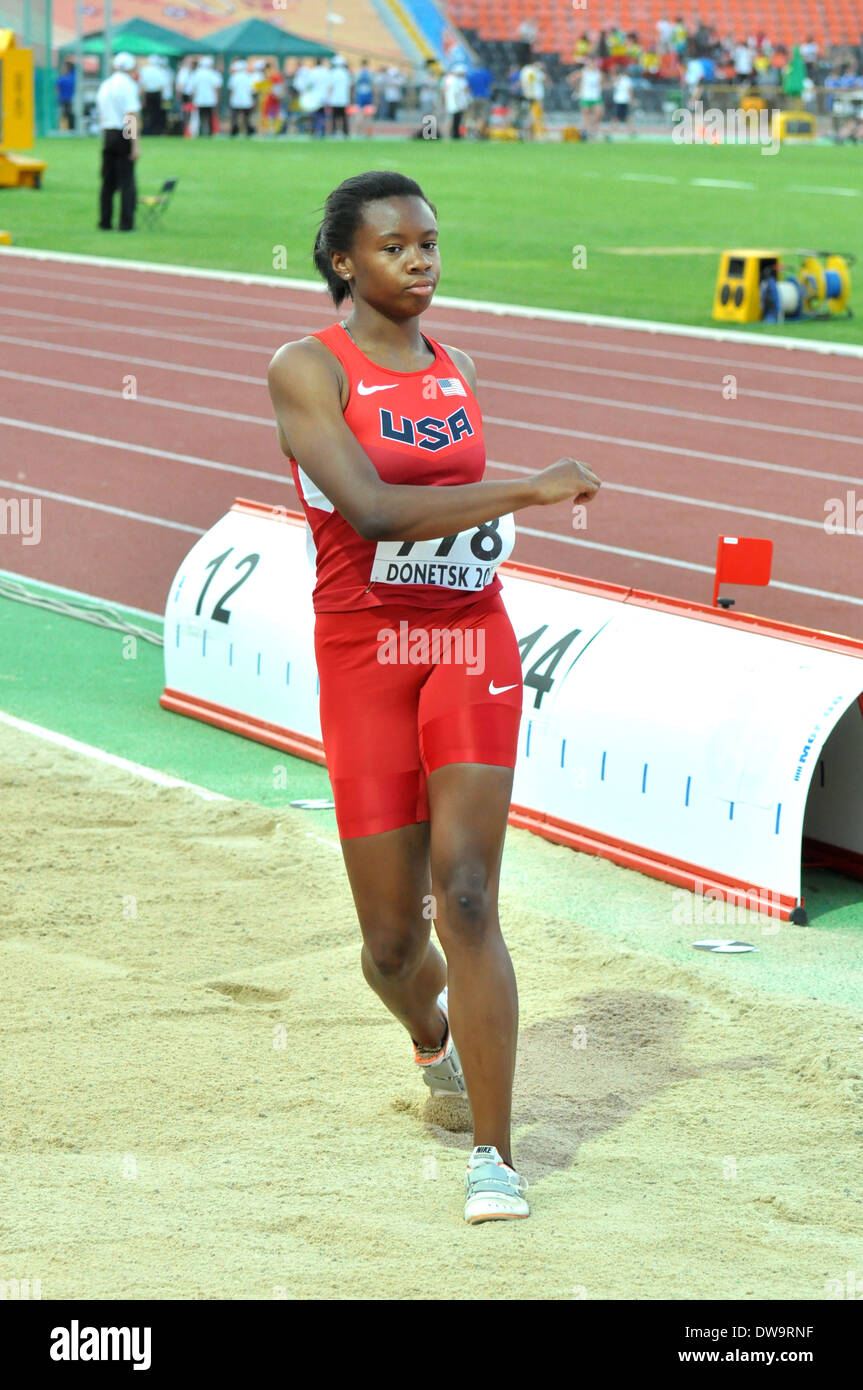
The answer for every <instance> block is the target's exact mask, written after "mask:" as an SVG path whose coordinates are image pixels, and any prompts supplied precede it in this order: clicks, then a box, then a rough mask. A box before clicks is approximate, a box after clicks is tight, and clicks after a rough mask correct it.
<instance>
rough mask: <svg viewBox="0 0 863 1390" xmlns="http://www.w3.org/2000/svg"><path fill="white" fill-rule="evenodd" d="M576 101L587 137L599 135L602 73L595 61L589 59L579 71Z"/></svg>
mask: <svg viewBox="0 0 863 1390" xmlns="http://www.w3.org/2000/svg"><path fill="white" fill-rule="evenodd" d="M578 101H579V105H580V107H581V114H582V117H583V119H584V124H585V128H586V132H587V135H588V137H593V138H595V137H596V136H597V135H598V134H599V125H600V121H601V120H602V73H601V72H600V70H599V65H598V64H597V62H596V60H595V59H593V58H590V59H589V60H588V62H586V63H585V65H584V67H583V68H582V70H581V76H580V80H579V86H578Z"/></svg>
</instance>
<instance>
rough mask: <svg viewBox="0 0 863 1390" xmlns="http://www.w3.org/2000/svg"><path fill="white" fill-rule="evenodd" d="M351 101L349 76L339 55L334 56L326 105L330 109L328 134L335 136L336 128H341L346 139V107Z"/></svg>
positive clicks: (346, 67) (347, 132)
mask: <svg viewBox="0 0 863 1390" xmlns="http://www.w3.org/2000/svg"><path fill="white" fill-rule="evenodd" d="M350 101H351V74H350V72H349V71H348V65H347V63H346V62H345V60H344V58H343V57H342V56H341V54H336V56H335V58H334V59H333V66H332V67H331V69H330V89H329V93H328V96H327V104H328V106H329V108H330V133H331V134H332V135H335V133H336V127H341V132H342V135H343V136H344V138H345V139H346V140H347V138H348V134H349V131H348V106H349V105H350Z"/></svg>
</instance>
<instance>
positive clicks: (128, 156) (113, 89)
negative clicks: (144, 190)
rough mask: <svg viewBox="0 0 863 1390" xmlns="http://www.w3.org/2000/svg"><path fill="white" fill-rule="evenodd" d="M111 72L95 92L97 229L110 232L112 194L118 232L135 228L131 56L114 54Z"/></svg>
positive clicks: (135, 100) (136, 104)
mask: <svg viewBox="0 0 863 1390" xmlns="http://www.w3.org/2000/svg"><path fill="white" fill-rule="evenodd" d="M112 66H113V69H114V71H113V72H112V73H111V76H110V77H106V78H105V81H104V82H103V83H102V85H101V86H100V88H99V91H98V93H97V95H96V108H97V110H98V112H99V129H100V130H101V131H102V187H101V190H100V193H99V228H100V230H101V231H103V232H110V231H111V224H112V222H113V216H114V194H115V193H118V192H119V194H120V231H121V232H131V231H134V228H135V203H136V202H137V199H138V193H137V189H136V188H135V160H136V159H137V158H138V113H139V112H140V110H141V102H140V99H139V97H138V84H137V82H135V80H134V78H133V76H132V74H133V73H134V71H135V59H134V58H133V57H132V55H131V53H117V54H115V55H114V61H113V64H112Z"/></svg>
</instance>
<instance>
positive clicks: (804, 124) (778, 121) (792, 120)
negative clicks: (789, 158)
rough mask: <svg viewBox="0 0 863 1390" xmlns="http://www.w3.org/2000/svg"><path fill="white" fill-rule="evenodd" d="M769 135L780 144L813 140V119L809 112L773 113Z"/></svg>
mask: <svg viewBox="0 0 863 1390" xmlns="http://www.w3.org/2000/svg"><path fill="white" fill-rule="evenodd" d="M770 134H771V137H772V138H773V139H774V140H779V141H780V143H782V144H794V143H796V141H798V140H814V139H815V117H814V115H813V114H812V112H811V111H774V112H773V116H772V119H771V122H770Z"/></svg>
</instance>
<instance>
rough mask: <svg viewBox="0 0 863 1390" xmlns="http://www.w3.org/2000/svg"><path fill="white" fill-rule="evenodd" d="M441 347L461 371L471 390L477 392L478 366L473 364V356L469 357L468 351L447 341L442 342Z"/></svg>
mask: <svg viewBox="0 0 863 1390" xmlns="http://www.w3.org/2000/svg"><path fill="white" fill-rule="evenodd" d="M441 347H442V348H443V350H444V352H445V353H446V354H447V356H448V357H449V358H450V360H451V361H452V363H453V365H454V366H455V367H457V368H458V370H459V371H460V372H461V374H462V376H463V377H464V379H465V381H466V382H467V384H468V386H469V387H470V389H471V391H473V392H474V393H475V392H476V367H475V366H474V364H473V358H472V357H468V355H467V353H466V352H462V350H461V348H454V347H449V346H448V344H447V343H441Z"/></svg>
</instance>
